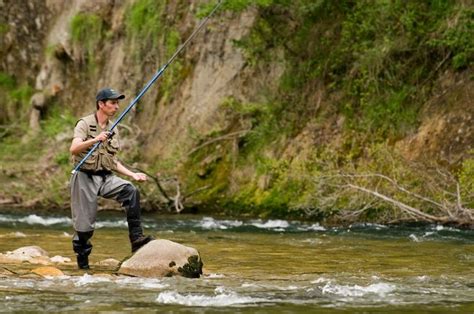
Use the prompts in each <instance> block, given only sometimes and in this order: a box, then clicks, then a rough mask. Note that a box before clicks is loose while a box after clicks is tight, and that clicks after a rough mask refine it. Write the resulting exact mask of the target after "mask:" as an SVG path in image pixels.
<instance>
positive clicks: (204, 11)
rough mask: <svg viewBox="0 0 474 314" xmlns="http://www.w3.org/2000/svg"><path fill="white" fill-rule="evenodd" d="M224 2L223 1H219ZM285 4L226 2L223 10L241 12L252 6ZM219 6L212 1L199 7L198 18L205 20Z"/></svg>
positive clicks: (271, 0)
mask: <svg viewBox="0 0 474 314" xmlns="http://www.w3.org/2000/svg"><path fill="white" fill-rule="evenodd" d="M219 1H222V0H219ZM278 2H285V1H278V0H224V3H223V4H222V7H221V10H228V11H232V12H241V11H244V10H245V9H247V8H248V7H249V6H251V5H255V6H258V7H268V6H270V5H272V4H274V3H278ZM216 5H217V1H211V2H209V3H206V4H203V5H201V6H200V7H199V9H198V11H197V13H196V16H197V17H198V18H204V17H206V16H208V15H209V14H210V13H211V11H212V9H213V8H214V7H215V6H216Z"/></svg>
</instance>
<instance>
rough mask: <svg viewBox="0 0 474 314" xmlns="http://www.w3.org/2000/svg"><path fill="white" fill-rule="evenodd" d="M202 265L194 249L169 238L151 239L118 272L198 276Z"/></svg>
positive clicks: (145, 275) (149, 275)
mask: <svg viewBox="0 0 474 314" xmlns="http://www.w3.org/2000/svg"><path fill="white" fill-rule="evenodd" d="M202 265H203V263H202V260H201V257H200V255H199V252H198V251H197V250H196V249H194V248H191V247H187V246H184V245H182V244H179V243H176V242H172V241H169V240H153V241H151V242H149V243H148V244H146V245H145V246H143V247H142V248H141V249H139V250H138V251H137V252H136V253H135V254H134V255H133V256H132V257H130V258H129V259H127V260H126V261H124V262H123V263H122V265H121V266H120V269H119V271H118V273H119V274H124V275H131V276H137V277H151V278H153V277H169V276H174V275H178V276H183V277H188V278H199V276H200V275H201V274H202Z"/></svg>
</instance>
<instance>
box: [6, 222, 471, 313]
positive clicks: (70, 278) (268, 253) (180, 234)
mask: <svg viewBox="0 0 474 314" xmlns="http://www.w3.org/2000/svg"><path fill="white" fill-rule="evenodd" d="M100 218H101V219H100V220H99V221H98V223H97V230H96V232H95V235H94V237H93V239H92V240H93V244H94V249H93V253H92V255H91V262H92V263H96V262H99V261H101V260H104V259H106V258H111V257H112V258H115V259H119V260H120V259H123V258H125V257H126V256H128V255H129V244H128V242H127V241H128V240H127V230H126V224H125V222H124V217H123V216H122V215H120V214H105V213H101V214H100ZM144 224H145V228H146V231H147V233H151V234H154V235H156V236H157V237H158V238H165V239H169V240H172V241H176V242H180V243H182V244H185V245H188V246H192V247H195V248H197V249H198V250H199V251H200V253H201V255H202V257H203V261H204V268H205V276H204V277H203V278H201V279H186V278H179V277H175V278H163V279H143V278H132V277H124V276H116V275H114V274H112V272H111V271H110V270H104V269H101V268H99V267H95V269H93V271H92V272H90V273H84V272H80V271H77V270H74V269H64V272H65V273H66V276H63V277H60V278H45V279H41V280H40V279H35V278H18V277H14V278H13V277H10V278H2V280H1V281H0V300H1V301H2V304H3V305H4V309H5V310H7V311H35V310H37V309H38V308H41V309H44V310H51V311H77V310H81V311H132V310H145V309H156V310H164V311H172V312H189V311H190V310H191V311H197V312H202V311H206V312H207V311H208V310H209V309H215V310H216V311H217V309H218V311H219V312H229V313H247V312H248V313H254V312H255V311H257V309H258V312H259V313H267V312H268V313H270V312H272V313H273V312H275V311H277V312H278V311H281V312H308V311H317V312H323V313H330V312H338V311H348V312H354V311H356V312H357V311H358V312H381V311H382V312H394V313H395V312H399V311H407V312H413V313H416V312H419V310H420V308H423V310H425V311H435V312H436V311H437V312H443V313H445V312H471V313H472V312H473V311H474V271H473V269H474V268H473V266H474V231H470V230H459V229H455V228H447V227H441V226H398V227H391V226H390V227H389V226H383V225H375V224H364V225H354V226H351V227H348V228H330V227H323V226H321V225H319V224H317V223H302V222H293V221H286V220H242V219H221V218H211V217H197V216H172V217H163V216H147V217H145V219H144ZM71 234H72V230H71V221H70V219H69V218H68V217H46V216H39V215H25V216H15V215H5V214H4V215H1V214H0V252H6V251H11V250H14V249H16V248H18V247H21V246H26V245H38V246H40V247H42V248H44V249H45V250H47V251H48V252H49V255H50V256H54V255H61V256H65V257H69V258H71V259H73V258H74V256H73V254H72V250H71V245H70V240H71Z"/></svg>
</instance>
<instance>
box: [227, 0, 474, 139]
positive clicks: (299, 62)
mask: <svg viewBox="0 0 474 314" xmlns="http://www.w3.org/2000/svg"><path fill="white" fill-rule="evenodd" d="M241 3H243V2H240V1H237V2H236V5H237V6H238V8H239V9H243V8H245V5H248V3H247V4H245V5H243V6H242V7H240V6H239V4H241ZM268 4H269V5H261V6H259V13H260V14H259V18H258V19H257V21H256V22H255V24H254V27H253V28H252V30H251V32H250V33H249V35H248V36H246V37H244V38H243V39H241V40H239V41H236V43H235V44H236V46H237V47H239V48H241V49H242V50H243V51H244V54H245V56H246V57H247V60H248V62H249V64H251V65H257V64H267V63H268V64H271V63H274V62H278V61H276V60H275V56H281V53H279V52H281V51H283V52H284V56H283V59H281V60H279V61H280V62H285V63H286V71H285V73H284V75H283V76H282V79H281V82H280V87H281V88H280V95H276V97H275V98H276V99H285V100H284V101H283V102H282V101H280V103H281V105H282V109H283V110H282V111H284V112H286V115H285V119H283V120H281V119H279V121H281V122H280V123H281V124H284V125H293V126H295V125H305V124H306V123H307V122H309V121H310V120H311V117H312V116H313V110H315V109H314V107H313V106H312V105H311V104H310V103H308V97H310V95H311V93H312V92H313V91H314V86H318V84H321V82H322V83H324V84H325V86H327V88H328V91H329V92H332V91H338V92H341V91H342V92H343V94H342V95H340V96H338V98H339V99H340V100H339V101H338V103H337V106H336V108H334V109H336V110H338V111H340V112H341V113H343V114H344V115H345V116H346V118H347V119H346V120H345V121H346V127H348V129H352V130H356V131H357V132H362V133H367V134H370V138H371V139H372V141H385V140H386V139H387V138H389V139H392V138H395V139H397V138H400V137H403V136H404V135H405V134H407V132H410V131H411V130H413V129H414V128H415V127H416V126H417V121H418V119H417V116H418V111H419V109H420V106H421V105H422V104H423V103H424V102H425V101H426V99H427V96H429V94H430V86H426V84H427V82H429V81H430V79H432V78H433V75H435V74H436V73H434V72H435V71H440V67H441V66H443V65H444V62H445V61H446V58H448V59H447V60H448V61H449V60H451V62H452V64H453V66H454V67H455V68H456V69H461V68H464V67H466V66H468V65H469V64H470V63H471V62H472V56H473V55H474V54H473V52H472V45H473V43H472V40H471V38H472V32H473V27H472V23H473V22H472V21H473V19H472V9H471V8H470V7H468V6H462V5H456V4H455V3H454V2H446V1H426V2H416V1H412V2H405V1H378V2H373V1H357V2H353V1H325V0H319V1H309V0H308V1H305V0H303V1H299V2H287V1H271V3H270V2H268ZM232 5H233V3H232V1H231V4H230V6H232ZM228 9H229V10H232V8H231V7H229V8H228ZM277 60H278V59H277ZM283 60H284V61H283ZM446 64H447V63H446ZM341 96H342V97H341ZM329 110H331V109H329ZM296 131H297V129H296Z"/></svg>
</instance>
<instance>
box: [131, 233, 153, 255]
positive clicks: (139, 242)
mask: <svg viewBox="0 0 474 314" xmlns="http://www.w3.org/2000/svg"><path fill="white" fill-rule="evenodd" d="M154 239H155V238H153V237H152V236H144V235H141V236H140V237H138V238H136V239H134V240H130V242H131V244H132V253H135V252H136V251H137V250H138V249H139V248H141V247H142V246H144V245H145V244H147V243H148V242H150V241H152V240H154Z"/></svg>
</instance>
